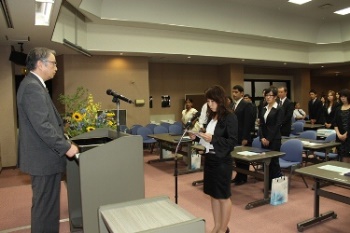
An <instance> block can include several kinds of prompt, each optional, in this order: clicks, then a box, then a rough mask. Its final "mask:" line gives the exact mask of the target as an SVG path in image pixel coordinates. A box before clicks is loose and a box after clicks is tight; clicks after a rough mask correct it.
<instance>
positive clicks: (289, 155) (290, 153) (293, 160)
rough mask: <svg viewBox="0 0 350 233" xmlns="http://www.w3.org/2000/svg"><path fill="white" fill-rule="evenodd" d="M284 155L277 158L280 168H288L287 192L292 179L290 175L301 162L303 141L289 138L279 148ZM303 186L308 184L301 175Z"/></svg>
mask: <svg viewBox="0 0 350 233" xmlns="http://www.w3.org/2000/svg"><path fill="white" fill-rule="evenodd" d="M280 151H281V152H284V153H285V155H284V156H282V157H280V158H279V163H280V167H281V169H289V171H290V172H289V182H288V192H289V189H290V184H291V181H292V176H293V173H294V171H295V169H297V168H299V167H301V165H302V162H303V156H302V153H303V143H302V142H301V141H300V140H299V139H290V140H287V141H285V142H284V143H283V144H282V146H281V149H280ZM301 178H302V179H303V181H304V183H305V186H306V187H307V188H308V187H309V186H308V184H307V183H306V181H305V178H304V176H301Z"/></svg>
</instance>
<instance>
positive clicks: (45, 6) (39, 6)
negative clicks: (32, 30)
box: [35, 0, 55, 26]
mask: <svg viewBox="0 0 350 233" xmlns="http://www.w3.org/2000/svg"><path fill="white" fill-rule="evenodd" d="M54 2H55V1H54V0H35V25H36V26H50V18H51V12H52V6H53V4H54Z"/></svg>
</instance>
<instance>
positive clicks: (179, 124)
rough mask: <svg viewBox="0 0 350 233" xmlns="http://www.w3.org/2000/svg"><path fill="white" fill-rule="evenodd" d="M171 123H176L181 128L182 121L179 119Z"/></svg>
mask: <svg viewBox="0 0 350 233" xmlns="http://www.w3.org/2000/svg"><path fill="white" fill-rule="evenodd" d="M173 125H178V126H180V127H181V128H182V122H181V121H175V122H174V124H173Z"/></svg>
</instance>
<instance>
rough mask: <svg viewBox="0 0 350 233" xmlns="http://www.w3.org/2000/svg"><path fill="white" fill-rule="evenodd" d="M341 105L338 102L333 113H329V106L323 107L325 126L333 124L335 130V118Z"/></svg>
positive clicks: (335, 103)
mask: <svg viewBox="0 0 350 233" xmlns="http://www.w3.org/2000/svg"><path fill="white" fill-rule="evenodd" d="M339 106H340V104H339V103H337V102H334V103H333V105H332V107H331V111H330V112H329V113H328V104H326V105H325V106H324V107H323V116H324V123H325V124H331V127H330V128H331V129H333V128H334V118H335V112H336V110H337V109H338V108H339Z"/></svg>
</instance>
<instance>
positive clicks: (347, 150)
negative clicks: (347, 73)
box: [333, 89, 350, 162]
mask: <svg viewBox="0 0 350 233" xmlns="http://www.w3.org/2000/svg"><path fill="white" fill-rule="evenodd" d="M339 95H340V100H341V102H342V105H341V106H340V107H339V108H338V109H337V110H336V112H335V117H334V122H333V123H334V130H335V132H336V133H337V139H336V141H337V142H340V143H341V145H340V146H338V147H337V152H338V156H339V160H340V161H343V162H349V157H350V137H349V135H348V133H349V132H350V90H349V89H343V90H341V91H340V92H339Z"/></svg>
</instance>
